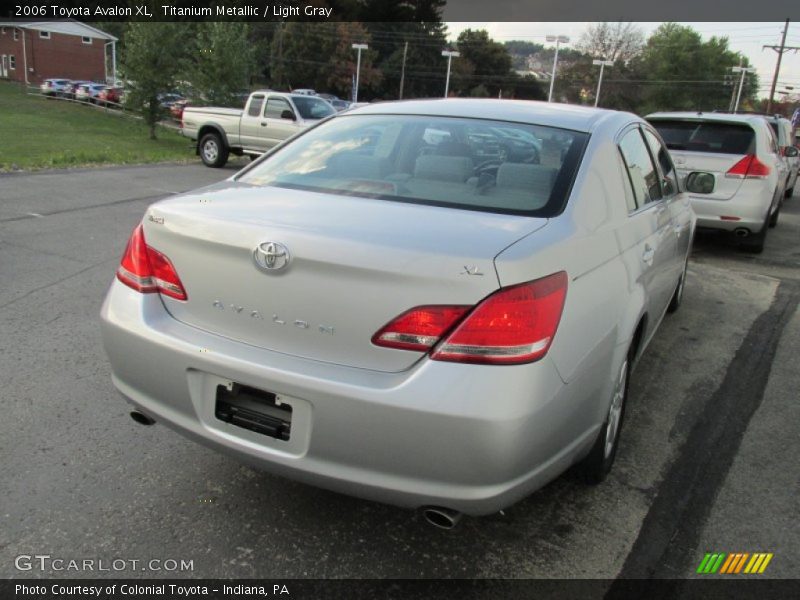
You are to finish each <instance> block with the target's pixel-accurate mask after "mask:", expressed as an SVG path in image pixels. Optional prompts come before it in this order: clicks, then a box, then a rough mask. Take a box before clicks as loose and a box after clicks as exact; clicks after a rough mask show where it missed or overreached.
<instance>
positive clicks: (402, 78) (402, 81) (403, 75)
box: [400, 42, 408, 100]
mask: <svg viewBox="0 0 800 600" xmlns="http://www.w3.org/2000/svg"><path fill="white" fill-rule="evenodd" d="M407 54H408V42H406V45H405V46H403V70H402V71H401V72H400V100H402V99H403V86H404V85H405V83H406V55H407Z"/></svg>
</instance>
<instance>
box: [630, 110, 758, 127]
mask: <svg viewBox="0 0 800 600" xmlns="http://www.w3.org/2000/svg"><path fill="white" fill-rule="evenodd" d="M645 119H647V120H648V121H649V120H650V119H655V120H659V119H675V120H682V121H719V122H720V123H746V124H748V125H753V124H754V123H765V117H764V115H755V114H737V113H714V112H697V111H694V112H691V111H676V112H657V113H651V114H649V115H647V116H646V117H645Z"/></svg>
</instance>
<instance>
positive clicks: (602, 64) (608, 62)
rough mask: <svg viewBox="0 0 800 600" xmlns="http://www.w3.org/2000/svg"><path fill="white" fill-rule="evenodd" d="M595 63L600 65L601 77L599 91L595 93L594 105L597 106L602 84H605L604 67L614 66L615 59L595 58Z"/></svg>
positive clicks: (598, 84) (598, 82)
mask: <svg viewBox="0 0 800 600" xmlns="http://www.w3.org/2000/svg"><path fill="white" fill-rule="evenodd" d="M592 64H593V65H600V79H598V80H597V93H596V94H595V95H594V105H595V107H597V103H598V102H600V86H601V85H603V69H605V68H606V67H613V66H614V61H613V60H593V61H592Z"/></svg>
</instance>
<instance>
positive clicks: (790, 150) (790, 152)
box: [783, 146, 800, 158]
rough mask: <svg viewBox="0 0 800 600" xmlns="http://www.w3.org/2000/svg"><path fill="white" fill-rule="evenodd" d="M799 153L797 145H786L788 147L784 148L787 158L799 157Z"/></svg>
mask: <svg viewBox="0 0 800 600" xmlns="http://www.w3.org/2000/svg"><path fill="white" fill-rule="evenodd" d="M799 154H800V151H798V150H797V148H796V147H795V146H786V148H784V150H783V155H784V156H785V157H786V158H797V156H798V155H799Z"/></svg>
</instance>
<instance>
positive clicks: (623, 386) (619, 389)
mask: <svg viewBox="0 0 800 600" xmlns="http://www.w3.org/2000/svg"><path fill="white" fill-rule="evenodd" d="M632 364H633V349H631V350H629V351H628V355H627V356H626V357H625V361H624V362H623V363H622V367H621V368H620V370H619V375H618V376H617V382H616V385H615V387H614V392H613V395H612V398H611V402H610V403H609V408H608V412H607V413H606V420H605V422H604V423H603V427H602V428H601V429H600V433H599V434H598V436H597V440H595V443H594V446H592V449H591V451H590V452H589V454H588V455H587V456H586V458H584V459H583V461H582V462H581V463H580V464H579V465H578V471H579V473H580V474H581V476H582V478H583V480H584V482H586V483H588V484H590V485H597V484H599V483H602V482H603V481H604V480H605V479H606V477H607V476H608V474H609V473H610V472H611V467H612V466H613V465H614V459H615V458H616V457H617V448H618V447H619V434H620V431H621V430H622V422H623V421H624V420H625V401H626V399H627V397H628V387H629V386H630V380H631V365H632Z"/></svg>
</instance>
